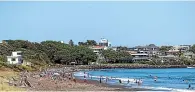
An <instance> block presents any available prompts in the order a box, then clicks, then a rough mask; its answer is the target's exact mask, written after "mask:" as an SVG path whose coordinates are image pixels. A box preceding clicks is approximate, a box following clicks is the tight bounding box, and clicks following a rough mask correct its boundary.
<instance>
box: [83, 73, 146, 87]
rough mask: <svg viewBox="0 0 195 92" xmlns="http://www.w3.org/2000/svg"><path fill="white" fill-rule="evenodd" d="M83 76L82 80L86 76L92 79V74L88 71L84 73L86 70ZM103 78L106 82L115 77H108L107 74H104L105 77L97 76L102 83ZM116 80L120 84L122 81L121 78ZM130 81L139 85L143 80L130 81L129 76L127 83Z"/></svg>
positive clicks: (85, 79) (85, 78)
mask: <svg viewBox="0 0 195 92" xmlns="http://www.w3.org/2000/svg"><path fill="white" fill-rule="evenodd" d="M83 77H84V82H86V81H87V78H91V79H92V76H90V75H89V73H86V72H84V76H83ZM103 79H104V80H105V82H106V83H107V82H108V81H109V80H113V79H116V78H115V77H108V76H106V77H103V76H100V77H99V82H100V83H102V82H103V81H102V80H103ZM118 82H119V83H120V84H121V83H123V82H124V81H122V80H121V79H118ZM130 82H134V83H137V84H138V85H141V84H142V83H143V80H141V79H138V80H137V79H134V81H130V80H129V78H128V80H127V83H128V84H129V83H130Z"/></svg>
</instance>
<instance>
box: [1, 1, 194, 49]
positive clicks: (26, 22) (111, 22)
mask: <svg viewBox="0 0 195 92" xmlns="http://www.w3.org/2000/svg"><path fill="white" fill-rule="evenodd" d="M194 11H195V2H193V1H191V2H190V1H189V2H182V1H177V2H170V1H168V2H165V1H162V2H141V1H139V2H132V1H131V2H119V1H117V2H111V1H110V2H105V1H99V2H84V1H83V2H0V32H1V36H0V40H7V39H12V40H15V39H22V40H29V41H32V42H41V41H44V40H56V41H60V40H62V41H64V42H65V43H68V41H69V40H70V39H72V40H73V41H74V43H75V44H77V43H78V42H82V41H86V40H95V41H97V42H99V41H100V39H101V38H106V39H108V40H109V41H110V42H111V43H112V46H127V47H133V46H137V45H148V44H155V45H157V46H161V45H183V44H189V45H192V44H195V37H194V34H195V12H194Z"/></svg>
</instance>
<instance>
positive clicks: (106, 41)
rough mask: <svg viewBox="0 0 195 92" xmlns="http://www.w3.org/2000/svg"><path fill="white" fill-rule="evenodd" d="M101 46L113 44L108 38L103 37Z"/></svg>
mask: <svg viewBox="0 0 195 92" xmlns="http://www.w3.org/2000/svg"><path fill="white" fill-rule="evenodd" d="M99 46H106V47H110V46H111V43H110V42H108V40H107V39H105V38H101V40H100V42H99Z"/></svg>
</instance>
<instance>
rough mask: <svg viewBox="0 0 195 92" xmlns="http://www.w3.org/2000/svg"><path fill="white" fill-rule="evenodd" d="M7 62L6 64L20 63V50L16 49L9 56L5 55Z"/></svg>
mask: <svg viewBox="0 0 195 92" xmlns="http://www.w3.org/2000/svg"><path fill="white" fill-rule="evenodd" d="M7 62H8V64H22V63H23V60H22V52H21V51H16V52H12V55H11V56H7Z"/></svg>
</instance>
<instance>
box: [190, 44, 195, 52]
mask: <svg viewBox="0 0 195 92" xmlns="http://www.w3.org/2000/svg"><path fill="white" fill-rule="evenodd" d="M190 51H191V52H193V53H195V44H194V45H192V46H191V47H190Z"/></svg>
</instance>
